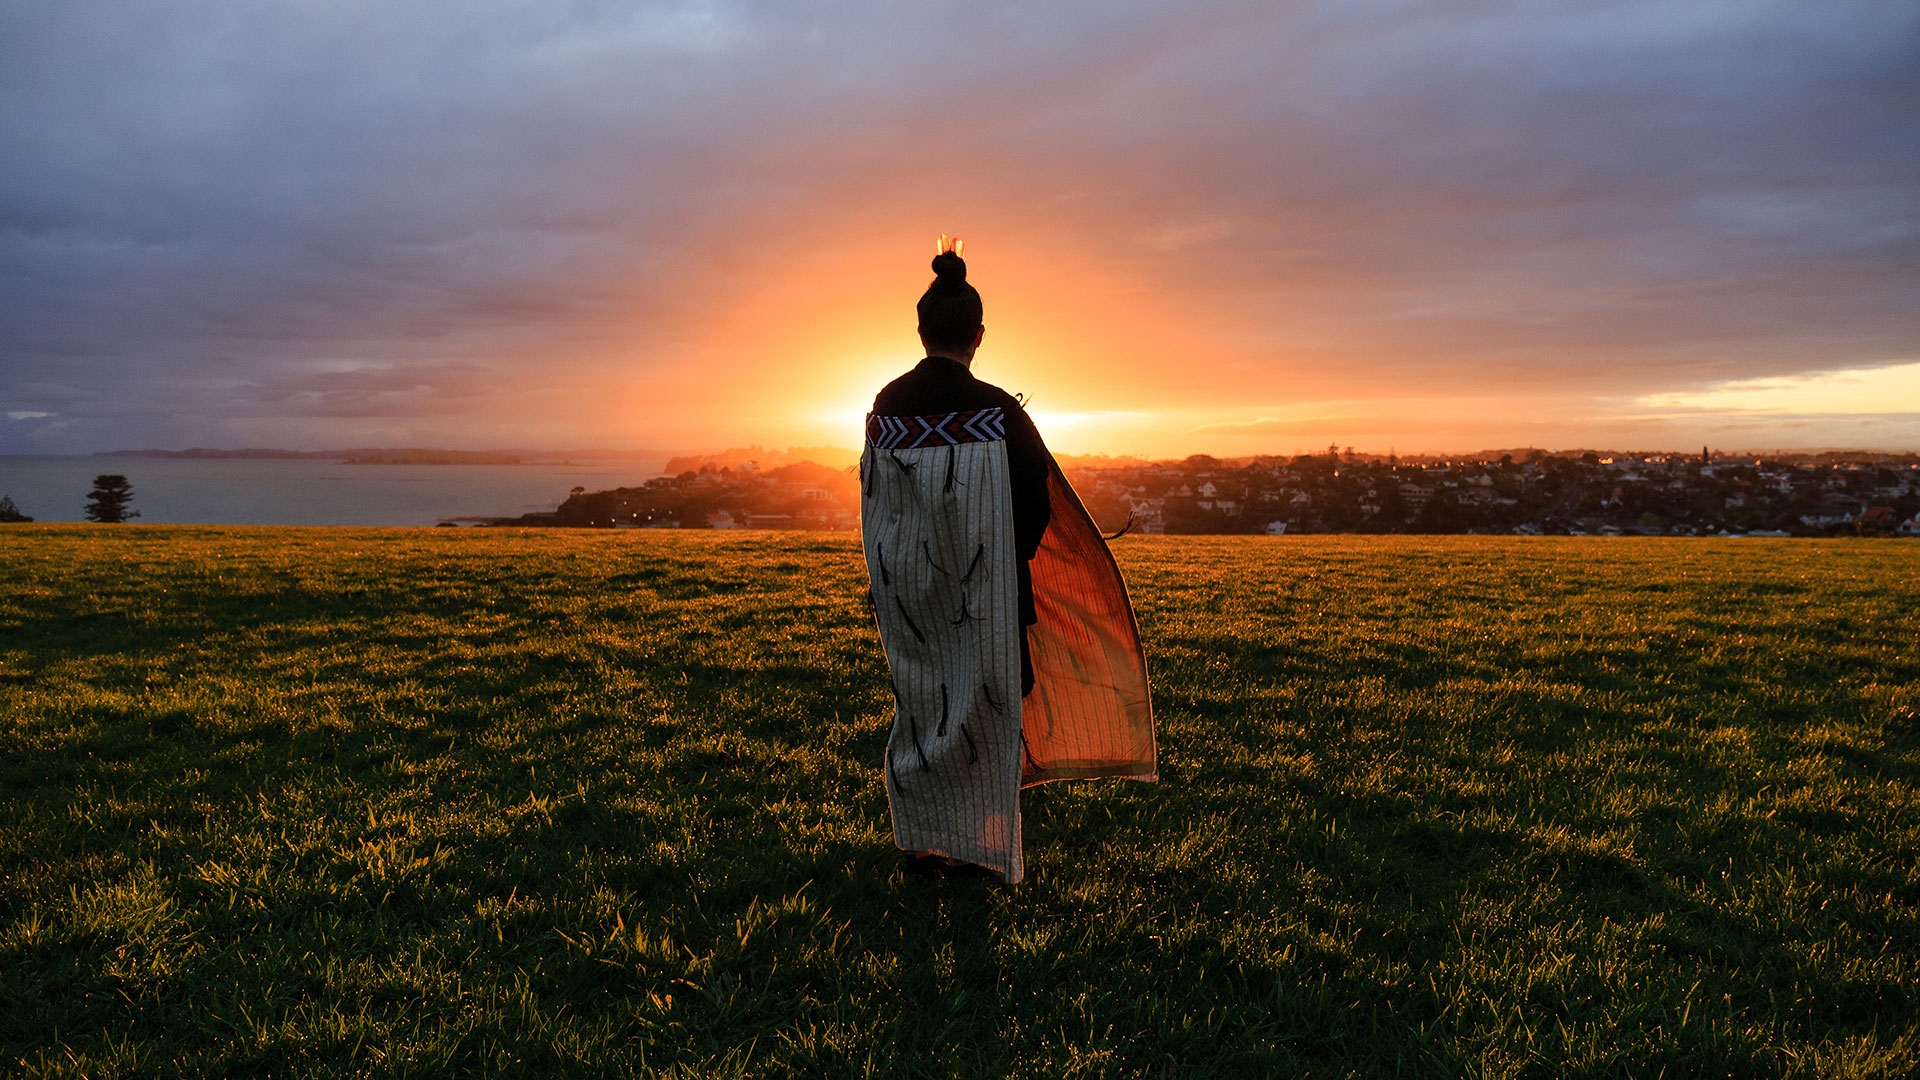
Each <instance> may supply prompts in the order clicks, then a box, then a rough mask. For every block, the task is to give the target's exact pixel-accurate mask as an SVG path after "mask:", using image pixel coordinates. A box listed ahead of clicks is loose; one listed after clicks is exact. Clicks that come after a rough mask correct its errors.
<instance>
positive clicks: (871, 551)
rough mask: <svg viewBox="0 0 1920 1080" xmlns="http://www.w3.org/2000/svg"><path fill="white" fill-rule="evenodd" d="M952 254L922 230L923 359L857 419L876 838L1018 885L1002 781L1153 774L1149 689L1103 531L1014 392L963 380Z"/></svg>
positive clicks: (1015, 838) (970, 320)
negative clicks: (885, 813)
mask: <svg viewBox="0 0 1920 1080" xmlns="http://www.w3.org/2000/svg"><path fill="white" fill-rule="evenodd" d="M963 252H964V247H963V245H962V244H960V242H958V241H957V240H950V239H949V238H948V237H945V236H942V237H941V238H940V241H939V244H938V251H937V254H936V255H935V257H934V260H933V272H934V280H933V283H932V284H931V285H929V286H928V288H927V291H926V293H925V294H924V295H922V296H921V298H920V301H919V304H918V305H917V314H918V316H919V332H920V340H921V343H922V345H923V346H925V350H926V357H925V359H923V360H921V361H920V362H919V363H918V364H916V365H915V366H914V367H913V369H912V370H910V371H908V372H907V373H906V374H904V375H901V376H900V377H899V378H897V379H895V380H893V381H892V382H890V383H888V384H887V385H886V387H884V388H883V389H882V390H881V391H880V393H879V394H878V395H876V396H875V398H874V402H873V410H872V412H871V413H869V414H868V416H867V421H866V440H865V445H864V447H863V449H862V452H861V459H860V483H861V515H860V524H861V535H862V541H863V546H864V548H865V552H866V559H867V574H868V579H869V584H870V588H871V592H870V597H871V600H872V604H873V611H874V617H875V622H876V624H877V626H878V627H879V631H880V640H881V645H882V647H883V649H884V650H885V652H886V658H887V665H888V668H889V671H890V675H891V678H892V683H893V699H894V701H893V704H894V716H893V724H892V729H891V731H890V733H889V735H888V739H887V749H886V760H885V767H884V770H883V773H884V776H885V779H886V787H887V803H888V809H889V812H890V814H891V817H892V825H893V835H894V842H895V843H896V844H897V845H898V846H899V847H901V848H902V849H903V850H905V851H906V852H907V853H908V856H909V858H910V859H911V860H918V862H919V865H923V866H924V865H925V864H926V863H928V862H937V863H938V864H940V865H942V866H973V867H983V868H986V869H988V870H992V871H996V872H998V873H1000V874H1001V875H1002V876H1004V877H1005V878H1006V880H1007V881H1008V882H1010V883H1017V882H1019V881H1020V880H1021V878H1022V877H1023V876H1024V872H1025V871H1024V861H1023V855H1022V850H1021V832H1020V789H1021V788H1022V787H1023V786H1030V785H1032V784H1036V783H1043V782H1046V781H1049V780H1061V779H1071V778H1082V777H1095V776H1128V777H1134V778H1136V779H1143V780H1152V779H1154V778H1155V776H1156V764H1155V762H1156V758H1155V747H1154V735H1153V712H1152V700H1151V695H1150V692H1149V688H1148V684H1147V674H1146V662H1145V659H1144V655H1143V653H1142V650H1141V646H1140V633H1139V627H1138V625H1137V623H1136V622H1135V619H1134V615H1133V607H1132V604H1131V603H1130V601H1129V600H1128V598H1127V594H1126V585H1125V583H1124V582H1123V581H1122V580H1121V577H1120V572H1119V568H1118V566H1117V565H1116V564H1115V562H1114V560H1113V555H1112V553H1111V552H1110V551H1109V550H1108V548H1107V543H1106V541H1105V540H1104V539H1102V538H1101V536H1100V533H1099V531H1098V530H1097V529H1095V528H1094V526H1093V522H1092V519H1091V518H1089V517H1088V516H1087V512H1086V509H1085V508H1084V507H1083V506H1082V505H1081V503H1080V500H1079V498H1078V497H1077V496H1075V495H1074V493H1073V488H1072V486H1071V485H1069V484H1068V483H1067V481H1066V479H1065V477H1064V476H1063V475H1062V474H1061V472H1060V468H1059V466H1058V464H1057V463H1056V462H1055V461H1054V460H1053V456H1052V454H1051V453H1049V452H1048V450H1047V447H1046V443H1045V442H1044V440H1042V438H1041V437H1040V432H1039V430H1038V429H1037V428H1036V427H1035V426H1034V423H1033V420H1032V418H1031V417H1030V416H1028V414H1027V412H1026V410H1025V409H1024V408H1023V407H1022V405H1021V402H1020V401H1019V399H1017V398H1015V397H1014V396H1013V395H1011V394H1009V393H1007V392H1006V391H1005V390H1002V389H1001V388H999V387H997V386H994V385H992V384H991V383H988V382H985V381H983V380H981V379H979V378H977V377H975V375H974V373H973V364H974V358H975V354H976V352H977V351H978V350H979V348H980V346H981V344H982V342H983V341H984V340H985V337H986V326H985V322H984V317H983V316H984V309H983V305H982V302H981V299H980V294H979V292H978V290H977V289H975V288H974V286H973V285H972V284H970V283H969V282H968V281H967V266H966V262H965V260H964V258H963V257H962V255H963Z"/></svg>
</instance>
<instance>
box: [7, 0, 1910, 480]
mask: <svg viewBox="0 0 1920 1080" xmlns="http://www.w3.org/2000/svg"><path fill="white" fill-rule="evenodd" d="M0 146H4V147H5V148H6V150H5V152H4V154H0V410H4V411H5V414H6V418H5V420H4V422H0V453H64V452H86V451H93V450H102V449H112V448H121V447H136V446H137V447H145V446H160V447H183V446H196V445H197V446H225V447H234V446H284V447H303V448H320V447H339V446H359V445H382V446H394V445H428V446H446V447H466V448H505V447H588V446H604V447H622V448H642V447H646V448H654V447H661V448H699V447H721V446H727V445H741V444H745V443H749V442H754V443H760V444H763V445H773V446H782V445H790V444H819V443H828V444H835V445H842V446H847V445H853V444H854V443H855V442H857V440H858V438H859V436H858V434H857V431H858V421H859V417H860V415H861V413H862V412H863V411H864V409H865V406H866V404H867V403H868V402H869V401H870V400H871V396H872V393H873V391H874V390H875V389H876V388H877V387H878V386H879V385H880V384H881V383H882V382H884V381H885V380H886V379H888V378H890V377H892V376H893V375H895V374H897V373H898V372H900V371H902V370H904V369H905V368H906V367H908V366H910V365H911V363H912V362H913V361H914V360H915V359H917V358H918V356H919V355H920V354H919V352H918V345H917V342H916V340H915V338H914V334H913V321H914V320H913V302H914V300H915V299H916V298H917V296H918V294H919V292H920V290H921V289H922V288H924V287H925V285H926V282H927V280H928V279H929V277H930V274H929V272H928V270H927V260H928V259H929V258H930V257H931V255H932V253H933V237H934V235H935V234H936V233H939V232H949V233H957V234H959V235H961V236H963V237H965V238H966V239H967V241H968V255H969V264H970V266H971V271H972V278H973V280H974V282H975V283H976V284H977V285H978V286H979V287H980V289H981V291H982V293H983V294H984V296H985V300H986V309H987V319H986V321H987V325H988V332H987V341H986V345H985V347H984V348H983V349H982V351H981V353H980V357H979V361H978V363H977V365H976V371H977V372H978V373H979V374H980V375H981V376H982V377H983V378H987V379H989V380H991V381H994V382H997V383H999V384H1001V385H1003V386H1005V387H1006V388H1008V389H1010V390H1015V391H1020V392H1024V393H1026V394H1028V395H1030V396H1031V398H1032V401H1033V409H1034V411H1035V413H1036V415H1037V416H1038V417H1039V419H1040V421H1041V423H1042V428H1043V431H1044V432H1045V433H1046V434H1047V436H1048V438H1049V441H1050V442H1052V443H1053V444H1054V445H1055V446H1056V448H1059V449H1064V450H1071V451H1081V452H1089V451H1105V452H1113V453H1119V452H1145V453H1152V454H1184V453H1189V452H1196V451H1208V452H1214V453H1239V452H1248V451H1255V450H1272V451H1278V452H1293V451H1294V450H1296V449H1301V448H1310V447H1324V446H1325V445H1326V444H1327V443H1328V442H1329V441H1333V442H1338V443H1341V444H1343V445H1344V444H1352V445H1357V446H1359V447H1361V448H1362V449H1379V450H1384V449H1386V448H1388V447H1394V448H1397V449H1399V450H1401V451H1403V452H1406V451H1416V450H1473V449H1480V448H1489V447H1508V446H1521V445H1535V446H1546V447H1556V448H1558V447H1568V446H1605V447H1616V448H1629V449H1631V448H1642V449H1654V448H1669V447H1671V448H1681V447H1698V446H1699V445H1701V444H1702V443H1712V444H1713V445H1715V446H1723V447H1726V448H1728V449H1734V448H1774V447H1796V446H1856V447H1879V448H1888V449H1920V5H1913V4H1906V3H1894V2H1890V0H1862V2H1849V0H1823V2H1821V3H1817V4H1814V3H1804V2H1793V3H1771V2H1767V0H1738V2H1732V3H1716V2H1711V0H1689V2H1687V3H1684V4H1675V3H1671V2H1667V0H1661V2H1652V3H1581V4H1554V3H1543V2H1540V0H1529V2H1515V3H1496V2H1486V3H1478V2H1470V0H1463V2H1459V3H1447V4H1412V3H1393V2H1384V0H1382V2H1371V0H1344V2H1339V3H1324V4H1311V3H1292V4H1283V3H1275V2H1262V3H1244V4H1233V3H1200V2H1188V3H1183V4H1178V5H1171V4H1139V3H1126V2H1110V3H1103V4H1098V5H1087V4H1075V5H1043V4H1036V3H1032V2H1024V3H1008V4H995V3H990V2H979V0H975V2H969V3H966V4H898V3H864V4H863V3H849V2H819V3H793V4H764V5H758V4H734V3H695V4H651V5H649V4H631V3H612V2H605V3H602V2H596V0H577V2H574V3H570V4H569V3H559V2H554V0H539V2H504V0H458V2H453V0H445V2H442V0H412V2H409V3H403V4H395V3H391V2H387V0H382V2H378V3H375V2H360V0H325V2H318V0H309V2H299V3H294V2H270V0H248V2H241V0H233V2H227V3H194V2H187V0H174V2H158V3H156V2H154V0H129V2H123V3H122V2H114V0H90V2H85V3H51V4H50V3H37V2H31V0H0Z"/></svg>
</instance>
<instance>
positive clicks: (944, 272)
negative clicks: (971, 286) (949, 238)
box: [933, 251, 967, 285]
mask: <svg viewBox="0 0 1920 1080" xmlns="http://www.w3.org/2000/svg"><path fill="white" fill-rule="evenodd" d="M933 276H934V277H936V278H938V279H939V280H940V284H942V285H964V284H966V281H967V260H965V259H962V258H961V257H960V256H958V255H955V254H954V253H953V252H951V251H943V252H941V253H940V254H938V255H935V256H934V257H933Z"/></svg>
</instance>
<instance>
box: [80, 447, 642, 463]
mask: <svg viewBox="0 0 1920 1080" xmlns="http://www.w3.org/2000/svg"><path fill="white" fill-rule="evenodd" d="M93 456H94V457H121V458H164V459H173V460H183V459H184V460H193V461H219V460H231V461H332V462H338V463H340V464H343V465H572V464H583V463H595V464H599V463H605V462H610V461H632V460H645V461H658V460H660V459H661V458H663V457H666V456H667V453H666V452H665V451H658V450H568V451H541V450H441V449H437V448H432V447H418V446H404V447H356V448H354V449H350V450H281V449H276V448H273V447H245V448H242V449H238V450H221V449H215V448H212V447H205V446H194V447H189V448H187V449H185V450H158V449H149V450H102V451H99V452H97V453H95V454H94V455H93Z"/></svg>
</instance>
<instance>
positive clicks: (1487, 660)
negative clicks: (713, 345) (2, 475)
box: [0, 526, 1920, 1077]
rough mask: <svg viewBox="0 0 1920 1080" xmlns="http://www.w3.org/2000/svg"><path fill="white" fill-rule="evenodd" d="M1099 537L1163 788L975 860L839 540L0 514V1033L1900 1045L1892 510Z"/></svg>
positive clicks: (49, 1049) (1073, 1046)
mask: <svg viewBox="0 0 1920 1080" xmlns="http://www.w3.org/2000/svg"><path fill="white" fill-rule="evenodd" d="M1115 549H1116V554H1117V555H1118V556H1119V559H1120V562H1121V565H1122V567H1123V568H1124V569H1125V571H1126V572H1127V574H1128V576H1129V579H1130V581H1131V582H1132V585H1133V588H1134V593H1135V599H1136V603H1137V605H1138V607H1139V613H1140V620H1141V624H1142V628H1143V630H1144V633H1145V637H1146V641H1147V647H1148V650H1149V663H1150V665H1151V669H1152V672H1153V675H1154V678H1155V688H1156V703H1157V706H1158V709H1159V716H1160V724H1161V749H1162V758H1163V764H1162V770H1161V771H1162V776H1163V780H1162V782H1161V783H1159V784H1157V785H1144V784H1136V783H1127V782H1121V781H1113V782H1097V783H1080V784H1070V785H1052V786H1049V787H1045V788H1040V789H1036V790H1034V791H1030V792H1028V794H1027V800H1026V808H1027V810H1026V812H1027V856H1028V860H1029V873H1030V875H1031V878H1030V880H1029V881H1028V883H1026V884H1024V885H1021V886H1019V887H1017V888H1007V887H1005V886H1001V885H997V884H990V883H985V882H978V881H956V882H929V881H925V880H921V879H917V878H912V877H908V876H906V875H904V874H903V873H902V872H901V871H900V866H899V859H898V856H897V853H896V852H894V850H893V849H892V846H891V843H890V840H889V837H888V834H887V824H886V805H885V795H884V793H883V790H882V787H881V781H880V774H879V769H878V762H879V758H880V752H881V747H882V745H883V742H884V740H885V710H886V704H887V701H886V699H887V691H886V686H887V683H886V678H885V671H884V667H883V665H882V662H881V660H880V657H879V653H878V649H877V644H876V642H875V639H874V636H873V633H872V631H871V629H870V627H869V625H868V624H867V622H866V620H865V617H864V612H863V605H862V593H863V590H864V588H865V574H864V570H863V568H862V566H861V564H860V560H859V552H858V548H857V546H856V543H855V541H854V540H852V539H850V538H846V537H829V536H823V535H807V534H793V533H788V534H747V535H741V534H699V533H683V534H663V533H658V532H650V533H633V532H618V533H616V532H592V533H576V532H563V531H529V532H512V531H507V532H498V531H484V532H483V531H467V530H448V529H442V530H412V531H405V530H394V531H381V530H339V529H313V530H302V529H211V528H180V527H87V526H44V527H43V526H18V527H9V528H7V529H5V530H4V532H0V791H4V793H5V794H4V799H3V800H0V1072H9V1073H21V1072H23V1073H25V1074H26V1075H45V1076H75V1077H78V1076H89V1077H104V1076H115V1075H161V1076H167V1075H203V1074H234V1073H240V1074H253V1075H277V1076H292V1075H359V1074H365V1075H382V1076H388V1075H392V1076H399V1075H444V1074H447V1073H450V1072H474V1073H480V1072H484V1073H490V1074H493V1073H497V1074H503V1075H527V1076H561V1075H582V1076H586V1075H593V1076H599V1075H653V1074H675V1073H678V1074H681V1075H714V1076H778V1075H787V1074H790V1073H794V1072H816V1073H824V1074H830V1075H856V1074H858V1075H867V1074H894V1075H981V1076H1001V1075H1007V1074H1010V1073H1018V1074H1021V1075H1031V1076H1110V1075H1139V1074H1151V1075H1195V1076H1199V1075H1249V1076H1252V1075H1271V1074H1274V1073H1281V1072H1293V1071H1297V1072H1303V1073H1312V1074H1321V1075H1345V1074H1349V1073H1361V1074H1368V1075H1403V1076H1453V1075H1460V1074H1470V1075H1485V1076H1535V1075H1538V1076H1549V1075H1563V1076H1564V1075H1573V1076H1579V1075H1627V1074H1632V1075H1649V1076H1651V1075H1656V1074H1658V1073H1660V1072H1662V1071H1664V1072H1665V1073H1666V1074H1668V1075H1699V1074H1709V1073H1710V1074H1715V1075H1719V1074H1728V1073H1731V1074H1742V1075H1746V1074H1752V1075H1796V1076H1876V1075H1884V1076H1898V1075H1908V1074H1911V1073H1912V1072H1913V1071H1914V1070H1915V1069H1916V1068H1920V915H1917V914H1916V911H1917V909H1920V869H1917V867H1920V800H1917V798H1916V796H1917V795H1920V721H1917V720H1916V712H1920V690H1917V689H1916V687H1920V647H1917V646H1916V644H1915V643H1916V642H1920V545H1916V544H1912V543H1901V542H1897V541H1855V542H1824V541H1753V540H1744V541H1683V540H1675V541H1659V540H1601V539H1592V540H1583V539H1572V540H1517V539H1514V540H1509V539H1484V538H1404V539H1388V538H1375V539H1363V538H1351V537H1327V538H1303V539H1294V538H1283V539H1278V540H1268V539H1264V538H1258V539H1241V538H1231V539H1228V538H1221V539H1208V538H1172V537H1167V538H1160V537H1141V538H1135V537H1128V538H1126V539H1123V540H1121V541H1118V542H1116V544H1115Z"/></svg>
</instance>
